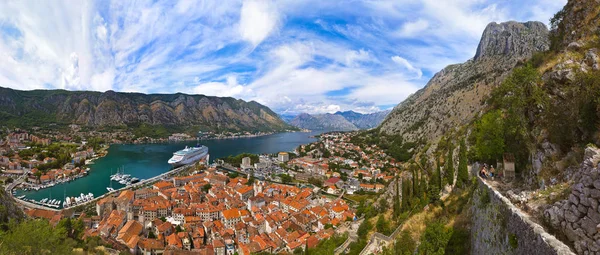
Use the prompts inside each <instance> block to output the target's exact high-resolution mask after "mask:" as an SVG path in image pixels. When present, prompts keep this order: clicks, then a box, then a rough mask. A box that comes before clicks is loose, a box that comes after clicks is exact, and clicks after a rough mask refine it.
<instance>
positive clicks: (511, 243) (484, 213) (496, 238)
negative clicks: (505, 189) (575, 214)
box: [471, 178, 575, 255]
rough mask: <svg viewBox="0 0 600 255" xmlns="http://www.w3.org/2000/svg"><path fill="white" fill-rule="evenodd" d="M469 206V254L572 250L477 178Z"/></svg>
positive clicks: (568, 252)
mask: <svg viewBox="0 0 600 255" xmlns="http://www.w3.org/2000/svg"><path fill="white" fill-rule="evenodd" d="M477 183H478V184H477V185H478V187H477V190H476V191H475V193H474V194H473V205H472V207H471V213H472V215H471V220H472V227H471V253H472V254H527V255H535V254H540V255H542V254H544V255H548V254H557V255H559V254H560V255H563V254H575V253H573V252H572V251H571V249H570V248H569V247H568V246H567V245H565V244H564V243H562V242H561V241H560V240H558V239H556V237H554V236H553V235H551V234H549V233H547V232H546V231H545V230H544V228H542V226H540V225H539V224H537V223H535V222H533V221H532V220H531V218H530V216H528V215H527V214H525V213H523V212H522V211H521V210H520V209H519V208H517V207H516V206H514V205H513V204H512V203H511V202H510V200H508V199H507V198H506V197H504V196H503V195H502V194H500V192H498V191H496V190H494V189H493V188H492V187H491V186H490V185H489V184H487V183H486V182H485V181H484V180H482V179H481V178H477Z"/></svg>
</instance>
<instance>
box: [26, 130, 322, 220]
mask: <svg viewBox="0 0 600 255" xmlns="http://www.w3.org/2000/svg"><path fill="white" fill-rule="evenodd" d="M321 132H323V131H313V132H309V133H306V132H290V133H278V134H272V135H267V136H260V137H251V138H239V139H222V140H205V141H202V143H203V145H205V146H206V147H208V148H210V154H211V155H210V158H211V159H216V158H222V157H227V156H230V155H237V154H240V153H244V152H248V153H256V154H262V153H277V152H280V151H290V150H293V149H295V148H296V147H297V146H299V145H301V144H307V143H311V142H314V141H316V139H315V138H312V137H310V136H314V135H317V134H320V133H321ZM186 146H188V147H191V146H196V141H189V142H178V143H164V144H116V145H111V146H110V148H109V149H108V155H106V156H105V157H102V158H99V159H97V160H95V162H94V164H93V165H90V166H89V167H90V168H91V171H89V174H88V175H87V176H86V177H83V178H77V179H75V180H72V181H70V182H64V183H57V184H55V185H53V186H48V187H47V188H45V189H39V190H35V189H29V190H16V192H15V193H14V196H15V197H22V196H25V197H23V200H24V201H26V202H29V203H33V204H36V205H41V206H46V205H45V204H40V203H41V200H42V199H45V198H50V197H52V198H53V199H56V200H57V201H58V200H61V202H60V205H48V206H47V207H49V208H55V209H59V208H63V206H65V205H66V203H64V202H66V199H65V198H66V197H69V198H79V197H80V195H81V194H89V193H91V194H92V195H93V196H94V197H100V196H102V195H104V194H106V193H108V192H111V191H114V190H119V189H121V188H124V187H127V186H128V185H131V186H135V183H138V182H141V181H142V180H148V179H151V178H154V177H156V176H159V175H161V174H163V173H165V172H168V171H169V170H171V169H173V167H172V166H171V165H169V164H168V162H167V161H168V160H169V159H170V158H171V157H172V156H173V153H174V152H176V151H179V150H181V149H182V148H185V147H186ZM120 169H121V170H120ZM123 169H124V173H123ZM119 171H121V174H120V178H119V180H116V181H115V180H111V179H112V178H113V177H116V176H114V175H116V174H117V173H119ZM123 175H129V176H127V177H129V179H127V178H126V179H127V181H125V182H123V183H124V184H122V183H121V182H122V181H123ZM115 179H116V178H115ZM128 183H129V184H128ZM65 190H66V191H65ZM63 193H66V194H63ZM32 200H33V201H36V202H35V203H34V202H32ZM79 201H80V202H81V201H82V200H81V199H79ZM74 202H75V203H77V200H75V201H74ZM46 204H47V202H46ZM71 206H73V201H71Z"/></svg>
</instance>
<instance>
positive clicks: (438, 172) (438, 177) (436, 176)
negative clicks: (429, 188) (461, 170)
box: [433, 158, 444, 192]
mask: <svg viewBox="0 0 600 255" xmlns="http://www.w3.org/2000/svg"><path fill="white" fill-rule="evenodd" d="M441 168H442V166H441V164H440V159H439V158H438V160H437V167H436V169H435V174H434V178H433V179H434V181H435V186H436V187H437V189H438V192H440V191H441V190H442V187H444V183H443V182H442V169H441Z"/></svg>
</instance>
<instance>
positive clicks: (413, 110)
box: [381, 21, 549, 141]
mask: <svg viewBox="0 0 600 255" xmlns="http://www.w3.org/2000/svg"><path fill="white" fill-rule="evenodd" d="M548 48H549V41H548V30H547V28H546V26H545V25H544V24H543V23H541V22H526V23H518V22H512V21H511V22H506V23H500V24H497V23H491V24H489V25H488V26H487V28H486V29H485V31H484V32H483V35H482V38H481V41H480V44H479V47H478V49H477V54H476V55H475V57H474V58H473V59H471V60H469V61H467V62H466V63H463V64H456V65H450V66H448V67H446V68H444V69H443V70H442V71H440V72H438V73H437V74H435V75H434V76H433V78H432V79H431V80H430V81H429V82H428V83H427V85H426V86H425V87H424V88H423V89H421V90H419V91H417V92H416V93H415V94H413V95H411V96H410V97H408V98H407V99H406V100H405V101H404V102H402V103H400V104H399V105H398V106H396V107H395V108H394V109H393V110H392V112H391V113H390V114H389V115H388V116H387V118H386V119H385V120H384V122H383V123H382V124H381V132H383V133H385V134H400V135H402V136H403V137H404V139H405V141H417V140H419V139H425V140H426V141H435V140H437V139H438V138H439V137H441V136H442V135H443V134H444V133H446V132H447V131H449V130H452V129H453V128H455V127H459V126H462V125H464V124H466V123H469V122H470V121H471V120H472V119H473V117H475V116H476V115H477V114H478V113H479V112H480V111H481V110H483V109H484V108H485V102H484V100H485V98H487V96H488V95H489V94H490V92H491V91H492V89H493V88H494V87H496V86H497V85H499V84H500V83H501V82H502V81H503V80H504V78H505V77H506V75H507V74H509V73H510V71H511V70H512V69H513V68H514V67H515V65H516V64H518V63H519V62H522V61H524V60H527V59H529V58H530V57H531V56H532V55H533V53H535V52H537V51H544V50H547V49H548Z"/></svg>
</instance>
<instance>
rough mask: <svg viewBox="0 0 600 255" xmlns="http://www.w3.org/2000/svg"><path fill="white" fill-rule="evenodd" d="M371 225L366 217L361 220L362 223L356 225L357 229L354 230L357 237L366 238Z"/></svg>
mask: <svg viewBox="0 0 600 255" xmlns="http://www.w3.org/2000/svg"><path fill="white" fill-rule="evenodd" d="M372 227H373V226H372V225H371V222H369V219H368V218H365V220H364V221H363V223H361V224H360V226H358V230H357V231H356V234H357V235H358V238H359V239H366V238H367V234H368V233H369V230H371V228H372Z"/></svg>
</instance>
